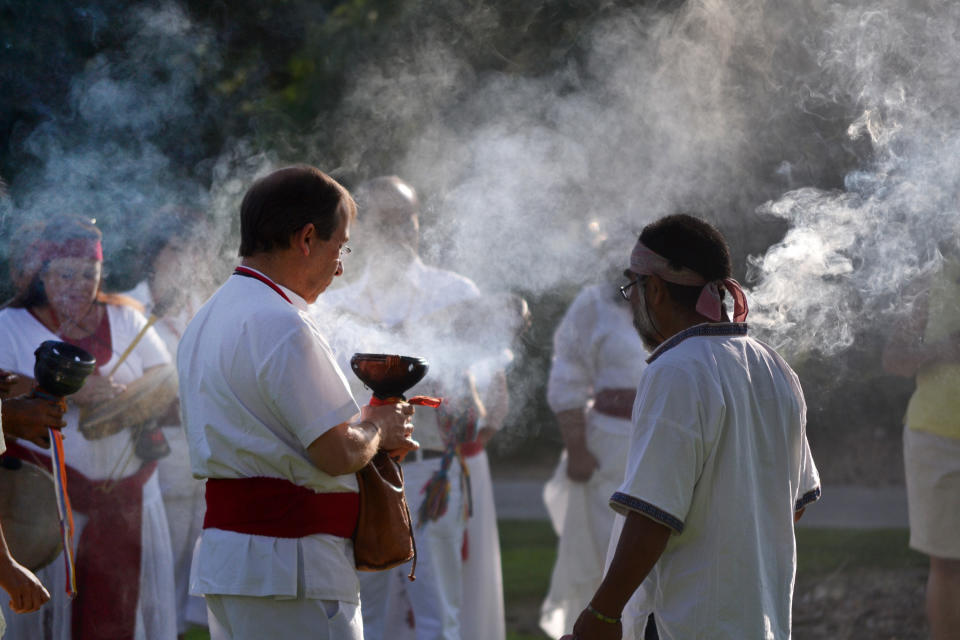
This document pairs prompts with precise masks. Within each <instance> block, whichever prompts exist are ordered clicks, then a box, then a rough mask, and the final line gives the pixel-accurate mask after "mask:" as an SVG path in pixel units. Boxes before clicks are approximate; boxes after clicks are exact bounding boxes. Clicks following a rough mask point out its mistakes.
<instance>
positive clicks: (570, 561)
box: [540, 423, 630, 638]
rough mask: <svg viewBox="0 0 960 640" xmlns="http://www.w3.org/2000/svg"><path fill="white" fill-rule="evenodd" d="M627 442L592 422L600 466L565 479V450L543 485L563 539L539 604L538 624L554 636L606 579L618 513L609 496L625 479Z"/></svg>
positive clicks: (591, 443) (590, 433)
mask: <svg viewBox="0 0 960 640" xmlns="http://www.w3.org/2000/svg"><path fill="white" fill-rule="evenodd" d="M629 444H630V443H629V439H628V438H627V436H625V435H620V434H614V433H610V432H607V431H604V430H602V429H598V428H595V427H593V426H592V425H590V424H589V423H588V425H587V447H588V448H589V449H590V452H591V453H592V454H593V455H594V456H595V457H596V458H597V460H598V461H599V463H600V468H599V469H597V470H596V471H594V472H593V475H592V476H591V477H590V479H589V480H588V481H587V482H573V481H571V480H570V479H569V478H568V477H567V452H566V451H564V452H563V455H562V457H561V458H560V464H558V465H557V469H556V471H555V472H554V475H553V478H551V479H550V481H549V482H547V484H546V486H545V487H544V490H543V497H544V502H545V503H546V506H547V511H548V512H549V513H550V519H551V521H552V522H553V527H554V530H555V531H556V532H557V536H558V537H559V538H560V541H559V543H558V545H557V561H556V564H554V566H553V575H552V576H551V579H550V591H549V593H548V594H547V597H546V599H545V600H544V602H543V605H542V606H541V608H540V628H541V629H543V631H544V632H545V633H546V634H547V635H548V636H550V637H551V638H559V637H561V636H562V635H564V634H565V633H570V630H571V629H573V623H574V622H576V620H577V616H578V615H580V612H581V611H583V609H584V608H585V607H586V606H587V604H588V603H589V601H590V598H592V597H593V594H594V592H595V591H596V590H597V587H599V586H600V581H601V580H602V579H603V570H604V566H605V564H604V563H605V561H606V557H607V547H608V546H609V542H610V532H611V529H612V528H613V520H614V516H615V515H616V513H615V512H614V510H613V509H611V508H610V496H611V495H612V494H613V493H614V492H615V491H616V490H617V489H618V488H619V487H620V485H621V484H622V483H623V476H624V473H625V469H626V465H627V449H628V448H629Z"/></svg>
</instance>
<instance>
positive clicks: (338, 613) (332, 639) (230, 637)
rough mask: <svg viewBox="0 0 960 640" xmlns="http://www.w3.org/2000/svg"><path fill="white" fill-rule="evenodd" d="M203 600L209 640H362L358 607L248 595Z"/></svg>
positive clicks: (300, 599)
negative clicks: (298, 639)
mask: <svg viewBox="0 0 960 640" xmlns="http://www.w3.org/2000/svg"><path fill="white" fill-rule="evenodd" d="M205 599H206V601H207V610H208V613H209V625H210V640H287V638H290V639H294V638H310V639H311V640H363V622H362V620H361V617H360V605H358V604H351V603H349V602H338V601H336V600H311V599H309V598H298V599H284V600H278V599H275V598H258V597H251V596H214V595H207V596H205Z"/></svg>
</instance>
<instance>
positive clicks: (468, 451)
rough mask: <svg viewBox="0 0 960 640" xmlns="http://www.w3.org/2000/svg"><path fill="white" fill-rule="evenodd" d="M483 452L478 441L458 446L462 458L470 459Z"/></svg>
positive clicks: (481, 445)
mask: <svg viewBox="0 0 960 640" xmlns="http://www.w3.org/2000/svg"><path fill="white" fill-rule="evenodd" d="M481 452H483V444H481V443H480V441H479V440H471V441H470V442H464V443H463V444H461V445H460V455H462V456H463V457H464V458H472V457H473V456H476V455H480V453H481Z"/></svg>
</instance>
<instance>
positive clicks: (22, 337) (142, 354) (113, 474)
mask: <svg viewBox="0 0 960 640" xmlns="http://www.w3.org/2000/svg"><path fill="white" fill-rule="evenodd" d="M107 315H108V320H109V322H110V342H111V348H112V350H113V354H112V355H111V357H110V360H108V361H107V362H106V363H99V362H98V363H97V365H98V370H99V373H100V374H102V375H107V374H108V373H110V371H112V370H113V367H114V365H115V364H116V362H117V360H118V359H119V357H120V355H121V354H122V353H123V352H124V351H125V350H126V348H127V346H128V345H129V344H130V343H131V341H132V340H133V339H134V338H135V337H136V336H137V334H139V333H140V330H141V329H143V327H144V325H145V324H146V323H147V320H146V318H144V317H143V314H141V313H140V312H139V311H136V310H135V309H131V308H130V307H126V306H115V305H107ZM60 339H61V338H59V337H58V336H57V335H55V334H54V333H53V332H51V331H50V330H49V329H47V328H46V327H45V326H44V325H43V324H42V323H41V322H40V321H39V320H37V319H36V318H35V317H33V314H31V313H30V312H29V311H27V310H26V309H19V308H14V307H8V308H6V309H3V310H2V311H0V369H6V370H8V371H13V372H15V373H19V374H21V375H25V376H28V377H30V378H32V377H33V375H34V374H33V365H34V361H35V357H34V355H33V352H34V351H35V350H36V349H37V347H39V346H40V344H41V343H43V342H45V341H47V340H60ZM169 363H170V355H169V354H168V353H167V350H166V348H165V347H164V346H163V342H162V341H161V340H160V337H159V336H158V335H157V333H156V331H154V330H153V328H152V327H151V328H150V329H148V330H147V332H146V333H145V334H144V335H143V337H142V338H141V340H140V342H139V343H137V346H136V347H134V349H133V351H131V352H130V355H129V356H128V357H127V359H126V360H124V362H123V364H121V365H120V367H119V368H118V369H117V372H116V373H114V374H113V380H114V381H115V382H117V383H119V384H130V383H131V382H133V381H134V380H136V379H137V378H140V377H141V376H142V375H143V372H144V371H146V370H147V369H150V368H153V367H155V366H159V365H164V364H169ZM67 406H68V407H69V409H68V411H67V413H66V414H65V415H64V417H63V419H64V421H65V422H66V423H67V426H65V427H64V428H63V435H64V440H65V443H64V455H65V457H66V463H67V464H68V465H70V466H71V467H72V468H74V469H76V470H77V471H79V472H80V473H82V474H83V475H85V476H86V477H87V478H90V479H91V480H105V479H107V478H115V479H116V478H123V477H126V476H128V475H132V474H133V473H136V472H137V471H138V469H139V468H140V462H139V461H138V460H137V459H136V458H135V455H134V450H133V446H132V444H131V430H130V429H123V430H122V431H119V432H117V433H114V434H113V435H109V436H106V437H105V438H100V439H98V440H87V439H86V438H85V437H84V436H83V435H82V434H81V433H80V432H79V419H80V412H79V411H78V409H77V408H76V406H74V405H73V404H72V403H70V402H69V398H68V402H67ZM20 444H21V445H23V446H24V447H27V448H33V449H36V450H37V451H40V452H41V453H45V454H49V451H48V450H47V449H40V448H38V447H36V445H34V444H32V443H30V442H28V441H26V440H21V441H20Z"/></svg>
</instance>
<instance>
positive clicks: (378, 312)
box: [317, 176, 503, 640]
mask: <svg viewBox="0 0 960 640" xmlns="http://www.w3.org/2000/svg"><path fill="white" fill-rule="evenodd" d="M357 192H358V199H359V200H360V203H361V205H362V206H363V207H364V208H363V209H362V212H361V214H360V218H359V222H358V224H359V225H360V226H361V227H362V228H363V229H365V230H368V231H370V233H369V234H368V236H367V237H368V238H372V237H373V236H374V235H376V237H377V238H379V239H380V241H379V242H378V243H377V244H375V245H374V244H372V243H371V244H368V245H366V247H365V250H364V251H362V253H364V254H366V255H367V256H369V262H368V265H367V268H366V269H365V270H364V272H363V273H362V274H361V276H360V277H359V278H358V279H357V280H356V281H355V282H354V283H353V284H350V285H348V286H346V287H343V288H340V289H337V290H334V291H331V292H330V293H329V294H328V295H325V296H324V300H323V304H324V306H326V307H329V309H321V308H318V309H317V314H318V316H319V317H320V318H321V319H322V321H324V322H334V323H335V322H343V321H344V319H345V318H352V319H357V320H360V321H364V322H366V323H368V325H370V326H375V327H378V328H379V329H381V330H382V331H381V334H380V335H379V336H378V337H377V338H378V340H379V341H376V342H375V341H372V340H373V337H372V336H370V335H360V336H350V335H348V332H347V331H345V330H340V329H339V328H338V329H336V330H335V333H336V334H337V342H336V344H337V346H338V347H339V348H341V349H342V350H343V355H344V356H346V357H349V354H351V353H353V352H354V351H371V350H373V351H376V350H381V351H382V350H387V351H388V352H391V353H403V352H404V350H405V349H406V350H409V352H408V355H414V356H419V357H425V358H426V359H427V360H428V361H429V362H430V365H431V368H430V373H429V374H428V380H427V382H428V383H429V382H433V383H436V382H437V381H440V380H444V381H449V380H452V379H456V380H458V381H460V380H465V379H466V376H465V375H464V374H465V372H466V369H467V367H468V365H469V364H471V363H469V362H463V361H457V362H449V359H448V361H446V362H445V361H444V356H445V355H446V353H445V352H446V350H445V349H443V346H444V345H441V344H438V343H440V342H441V340H439V339H437V337H436V326H435V325H436V324H437V319H438V318H441V317H443V318H446V317H447V312H448V311H449V310H450V309H452V308H453V307H454V306H455V305H460V304H462V303H465V302H467V301H470V300H475V299H477V298H479V296H480V292H479V290H478V289H477V287H476V285H475V284H474V283H473V282H472V281H470V280H469V279H467V278H465V277H463V276H461V275H458V274H456V273H453V272H451V271H446V270H444V269H439V268H436V267H432V266H428V265H425V264H424V263H423V262H422V261H421V260H420V258H419V256H418V246H419V220H418V213H419V200H418V198H417V195H416V192H415V191H414V189H413V187H411V186H410V185H409V184H407V183H406V182H404V181H403V180H401V179H400V178H397V177H395V176H390V177H381V178H375V179H373V180H371V181H369V182H367V183H365V184H364V185H362V186H361V187H360V188H358V189H357ZM367 241H368V242H370V240H367ZM352 319H351V320H350V322H353V320H352ZM454 360H459V359H457V358H454ZM461 386H462V385H461ZM420 388H422V387H420ZM417 389H418V387H415V388H414V391H416V390H417ZM429 391H430V392H432V393H434V394H436V392H438V391H439V392H440V395H444V396H447V400H448V402H447V404H448V405H450V402H449V400H450V399H451V397H457V398H464V397H466V396H467V395H468V394H466V393H463V391H464V390H463V389H462V388H457V389H451V388H450V387H449V386H448V387H447V388H445V389H437V388H435V387H434V388H431V389H429ZM461 410H463V406H456V401H454V403H453V405H452V409H451V411H453V412H458V411H461ZM436 414H437V412H436V411H432V410H424V411H422V412H421V413H420V414H419V416H418V420H417V439H418V441H419V442H420V443H421V445H422V450H421V451H420V452H418V453H417V454H415V455H411V456H408V457H407V458H406V459H405V460H404V462H403V475H404V484H405V486H406V494H407V499H408V500H409V502H410V513H411V515H412V517H413V520H414V524H415V526H416V528H415V529H414V535H415V537H416V542H417V569H416V573H417V579H416V581H415V582H410V581H409V580H407V574H408V573H409V568H408V567H406V566H401V567H397V568H395V569H391V570H389V571H385V572H382V573H364V574H362V575H361V577H360V579H361V589H362V594H363V603H364V606H363V621H364V627H365V628H366V639H367V640H382V639H385V638H405V637H415V638H416V639H417V640H437V639H442V640H461V637H462V635H461V627H460V608H461V604H462V570H463V560H462V557H461V554H462V547H463V536H464V530H465V526H466V521H465V517H464V504H465V503H464V501H465V500H466V499H467V497H466V496H464V495H462V493H461V483H460V482H459V480H458V477H457V476H459V473H460V468H459V467H460V465H459V462H458V461H457V460H456V459H454V460H453V462H452V464H451V466H450V469H449V476H448V477H449V479H450V483H449V487H450V492H449V496H448V502H447V508H446V511H445V512H444V513H443V514H442V515H440V517H438V518H437V519H435V520H429V519H421V518H420V517H419V512H420V510H421V506H422V504H423V502H424V500H425V493H422V492H421V488H422V487H424V485H426V484H427V483H428V482H429V481H430V479H431V478H432V477H433V475H434V473H436V472H437V471H438V470H439V469H440V467H441V459H442V455H443V451H444V449H445V448H446V446H447V442H446V440H445V435H444V434H442V433H441V432H440V429H439V426H438V423H437V419H436ZM501 611H502V610H501ZM501 615H502V614H501ZM488 619H489V616H488ZM492 622H493V625H492V627H493V628H494V629H496V628H497V627H498V626H499V628H500V630H501V633H502V629H503V626H502V624H500V625H497V624H496V620H493V621H492ZM495 639H496V636H493V637H492V640H495ZM484 640H486V639H484Z"/></svg>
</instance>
